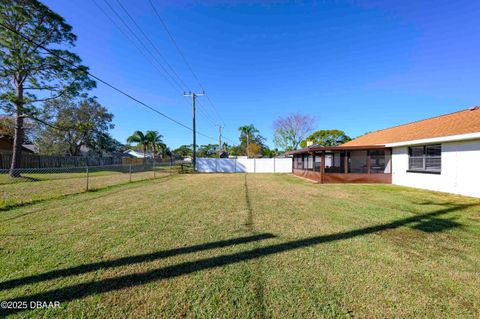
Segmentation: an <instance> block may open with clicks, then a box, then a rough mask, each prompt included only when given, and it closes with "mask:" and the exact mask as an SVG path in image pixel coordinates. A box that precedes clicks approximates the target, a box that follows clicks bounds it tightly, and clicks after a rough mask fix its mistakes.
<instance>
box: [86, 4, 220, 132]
mask: <svg viewBox="0 0 480 319" xmlns="http://www.w3.org/2000/svg"><path fill="white" fill-rule="evenodd" d="M92 1H93V3H94V4H95V5H96V6H97V7H98V9H100V11H102V13H103V14H104V15H105V16H106V17H107V18H108V19H109V20H110V22H111V23H112V24H113V25H114V26H115V27H116V28H117V29H118V30H119V31H120V32H121V33H122V34H123V35H124V36H125V37H126V38H127V40H129V41H130V42H132V44H133V45H134V46H135V47H136V48H137V50H138V51H139V52H140V53H141V54H142V55H143V56H144V57H145V58H146V59H147V61H148V62H149V63H150V64H151V65H152V66H153V67H154V68H155V69H156V70H157V71H158V72H159V73H160V74H161V75H162V76H163V77H164V78H165V79H166V80H167V82H168V83H169V84H170V85H171V86H172V88H173V89H174V91H176V90H177V88H180V89H181V86H180V85H179V84H178V83H177V82H175V84H176V85H177V87H175V85H174V84H173V83H172V82H171V80H170V79H169V78H167V77H166V75H165V74H164V73H163V72H162V71H160V69H159V68H158V67H157V65H156V64H155V63H152V61H151V60H150V59H149V58H148V57H147V56H146V54H145V53H144V51H143V50H142V49H141V48H140V47H139V46H138V44H137V43H136V42H135V41H134V40H132V38H131V37H130V36H129V35H128V34H127V33H126V32H125V31H124V30H123V29H122V28H121V27H120V26H119V25H118V24H117V23H116V22H115V20H114V19H113V18H112V17H111V16H110V15H109V14H108V13H107V12H106V11H105V10H104V9H103V8H102V7H101V6H100V5H99V4H98V3H97V2H96V1H95V0H92ZM104 2H105V3H106V4H107V5H108V6H109V8H110V10H112V12H113V13H114V14H115V15H116V16H117V18H118V19H119V20H120V21H121V22H122V23H123V24H124V25H125V27H126V28H127V29H128V30H129V31H130V33H132V34H133V35H134V36H135V38H136V39H137V41H139V42H140V43H141V44H142V45H143V47H144V49H145V50H146V51H147V52H148V53H149V54H150V55H152V53H151V52H149V50H148V49H147V48H146V46H145V44H143V42H142V41H141V40H140V39H139V38H138V36H136V34H135V32H134V31H133V30H132V29H131V28H130V27H129V26H128V24H127V23H126V22H125V21H124V20H123V19H122V18H121V16H120V15H119V14H118V13H117V12H116V10H115V9H114V8H113V7H112V6H111V5H110V4H109V3H108V2H107V1H106V0H104ZM127 14H128V13H127ZM131 19H133V18H131ZM155 61H156V62H157V63H159V61H158V60H156V59H155ZM159 64H160V65H161V63H159ZM163 69H164V71H166V70H165V68H163ZM177 76H178V75H177ZM170 77H171V75H170ZM182 82H183V81H182ZM198 105H199V106H200V107H199V111H200V114H201V115H202V117H204V118H205V119H206V120H207V121H209V122H210V123H211V124H212V125H213V126H216V123H215V120H213V118H212V117H211V116H210V115H209V114H208V113H207V111H206V108H205V107H204V105H203V104H200V103H198Z"/></svg>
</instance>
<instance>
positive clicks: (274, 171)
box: [273, 156, 276, 174]
mask: <svg viewBox="0 0 480 319" xmlns="http://www.w3.org/2000/svg"><path fill="white" fill-rule="evenodd" d="M275 173H276V170H275V156H274V157H273V174H275Z"/></svg>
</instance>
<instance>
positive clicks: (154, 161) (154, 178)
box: [152, 159, 155, 179]
mask: <svg viewBox="0 0 480 319" xmlns="http://www.w3.org/2000/svg"><path fill="white" fill-rule="evenodd" d="M152 166H153V179H155V159H154V160H153V165H152Z"/></svg>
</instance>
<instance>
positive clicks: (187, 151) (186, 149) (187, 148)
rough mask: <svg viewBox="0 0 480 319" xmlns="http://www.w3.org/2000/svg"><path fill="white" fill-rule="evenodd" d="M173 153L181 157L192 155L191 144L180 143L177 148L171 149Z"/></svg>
mask: <svg viewBox="0 0 480 319" xmlns="http://www.w3.org/2000/svg"><path fill="white" fill-rule="evenodd" d="M173 153H174V154H176V155H178V156H181V157H188V156H192V155H193V147H192V145H181V146H180V147H179V148H177V149H175V150H174V151H173Z"/></svg>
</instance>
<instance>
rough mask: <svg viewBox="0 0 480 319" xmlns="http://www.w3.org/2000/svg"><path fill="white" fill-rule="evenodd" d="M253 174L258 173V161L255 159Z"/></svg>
mask: <svg viewBox="0 0 480 319" xmlns="http://www.w3.org/2000/svg"><path fill="white" fill-rule="evenodd" d="M253 172H254V173H256V172H257V161H256V160H255V158H254V159H253Z"/></svg>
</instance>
